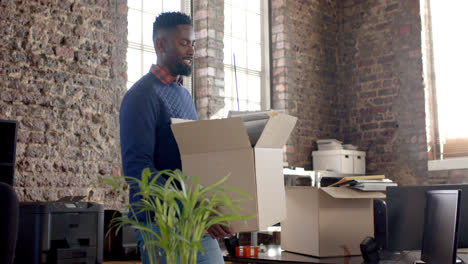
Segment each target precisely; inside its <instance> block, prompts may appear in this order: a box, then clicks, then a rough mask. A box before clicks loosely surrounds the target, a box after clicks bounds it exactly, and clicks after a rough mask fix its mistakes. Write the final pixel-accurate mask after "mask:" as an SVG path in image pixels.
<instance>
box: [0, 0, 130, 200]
mask: <svg viewBox="0 0 468 264" xmlns="http://www.w3.org/2000/svg"><path fill="white" fill-rule="evenodd" d="M126 6H127V5H126V0H112V1H108V0H96V1H85V0H83V1H70V0H41V1H29V0H24V1H13V0H3V1H0V19H1V20H2V23H1V24H0V32H1V35H2V40H1V42H0V78H1V84H0V87H1V88H0V119H14V120H18V121H19V130H18V145H17V159H16V161H17V166H16V174H15V190H16V191H17V194H18V196H19V198H20V200H22V201H52V200H56V199H57V198H60V197H63V196H67V195H84V196H87V197H89V198H90V199H91V200H94V201H105V192H104V190H102V189H100V188H95V187H91V186H89V185H90V184H91V183H94V182H95V181H96V180H97V177H98V176H100V175H111V174H114V175H119V174H120V167H121V165H120V148H119V135H118V134H119V132H118V131H119V130H118V110H119V106H120V101H121V97H122V95H123V93H124V91H125V90H126V88H125V82H126V62H125V54H126V45H127V43H126V41H127V37H126V36H127V22H126V21H127V19H126V15H127V7H126ZM106 202H107V203H108V204H109V205H110V206H112V205H111V204H112V203H111V202H110V201H106ZM114 202H117V203H119V202H120V201H119V200H114Z"/></svg>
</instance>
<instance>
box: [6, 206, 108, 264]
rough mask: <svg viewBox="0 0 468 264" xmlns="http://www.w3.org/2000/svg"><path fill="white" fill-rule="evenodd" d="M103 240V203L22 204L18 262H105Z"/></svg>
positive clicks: (89, 263)
mask: <svg viewBox="0 0 468 264" xmlns="http://www.w3.org/2000/svg"><path fill="white" fill-rule="evenodd" d="M103 241H104V206H103V205H102V204H97V203H90V202H77V201H60V202H34V203H30V202H24V203H20V218H19V225H18V240H17V245H16V257H15V263H18V264H22V263H28V264H42V263H48V264H49V263H54V264H55V263H56V264H62V263H63V264H65V263H80V264H96V263H102V262H103Z"/></svg>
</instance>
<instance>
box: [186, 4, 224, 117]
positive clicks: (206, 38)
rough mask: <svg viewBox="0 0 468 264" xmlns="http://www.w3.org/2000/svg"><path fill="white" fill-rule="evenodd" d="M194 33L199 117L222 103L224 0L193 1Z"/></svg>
mask: <svg viewBox="0 0 468 264" xmlns="http://www.w3.org/2000/svg"><path fill="white" fill-rule="evenodd" d="M193 24H194V30H195V37H196V41H197V44H196V52H195V57H196V59H195V66H194V70H195V71H194V87H195V89H194V98H195V105H196V107H197V111H198V117H199V118H200V119H208V118H210V117H211V116H213V115H215V114H216V113H217V112H218V111H219V110H220V109H222V108H223V107H224V97H223V96H224V64H223V59H224V55H223V48H224V44H223V38H224V1H223V0H198V1H193Z"/></svg>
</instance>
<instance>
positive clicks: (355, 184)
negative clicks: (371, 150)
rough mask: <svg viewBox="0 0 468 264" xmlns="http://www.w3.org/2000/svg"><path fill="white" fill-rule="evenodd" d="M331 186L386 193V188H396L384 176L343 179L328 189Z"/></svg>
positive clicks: (394, 184)
mask: <svg viewBox="0 0 468 264" xmlns="http://www.w3.org/2000/svg"><path fill="white" fill-rule="evenodd" d="M333 186H335V187H337V186H347V187H349V188H353V189H359V190H361V191H386V189H387V187H388V186H397V184H396V183H395V182H393V181H392V180H390V179H385V176H384V175H369V176H352V177H344V178H343V179H341V180H340V181H338V182H336V183H334V184H332V185H330V186H329V187H333Z"/></svg>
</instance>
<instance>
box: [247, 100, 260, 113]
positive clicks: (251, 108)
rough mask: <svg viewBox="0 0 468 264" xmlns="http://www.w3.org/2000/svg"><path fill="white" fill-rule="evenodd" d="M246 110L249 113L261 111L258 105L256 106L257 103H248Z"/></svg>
mask: <svg viewBox="0 0 468 264" xmlns="http://www.w3.org/2000/svg"><path fill="white" fill-rule="evenodd" d="M247 110H249V111H258V110H261V107H260V104H258V103H251V102H249V104H248V105H247Z"/></svg>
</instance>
